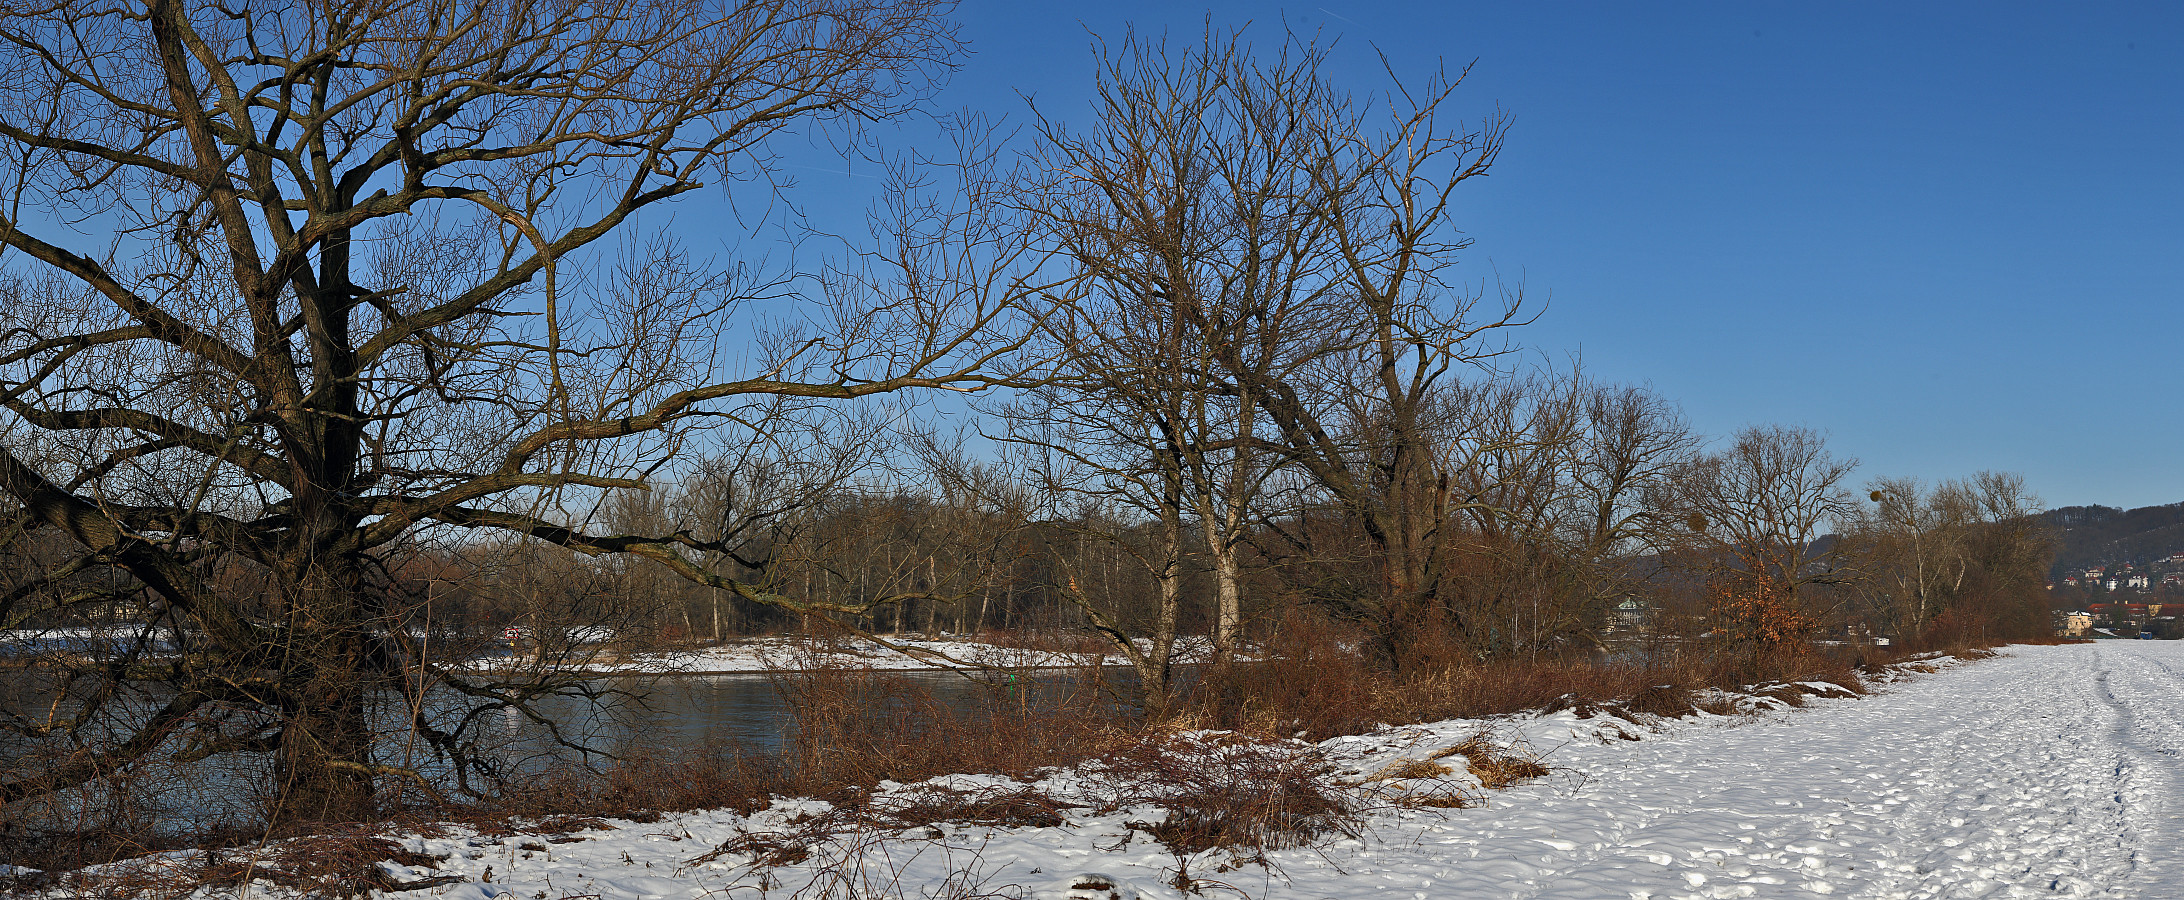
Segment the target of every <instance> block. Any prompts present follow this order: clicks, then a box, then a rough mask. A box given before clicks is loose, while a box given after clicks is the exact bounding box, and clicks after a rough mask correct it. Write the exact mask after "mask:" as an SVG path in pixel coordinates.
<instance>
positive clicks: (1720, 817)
mask: <svg viewBox="0 0 2184 900" xmlns="http://www.w3.org/2000/svg"><path fill="white" fill-rule="evenodd" d="M2097 649H2098V648H2094V647H2083V646H2078V647H2057V648H2045V647H2039V648H2019V649H2017V650H2013V651H2011V653H2010V654H2009V655H2007V656H2005V657H2004V658H2001V659H1995V660H1990V661H1986V662H1981V663H1976V664H1972V665H1968V666H1962V667H1957V668H1954V669H1951V670H1947V671H1944V672H1941V673H1938V674H1936V675H1932V676H1927V677H1923V678H1919V679H1915V680H1913V681H1910V682H1906V683H1901V684H1899V685H1897V686H1894V687H1892V688H1890V689H1888V690H1887V691H1886V692H1885V693H1883V694H1881V695H1880V696H1875V697H1871V698H1868V699H1863V700H1848V701H1833V702H1826V703H1822V704H1820V705H1819V706H1816V707H1815V708H1813V709H1809V710H1803V711H1798V712H1793V713H1789V714H1786V715H1782V716H1779V717H1774V718H1771V719H1769V720H1765V721H1757V722H1751V723H1747V724H1744V725H1740V726H1737V727H1731V728H1706V727H1698V726H1683V727H1680V728H1678V729H1676V731H1675V733H1672V734H1670V735H1665V736H1662V737H1659V738H1655V739H1651V740H1647V741H1645V742H1643V743H1640V744H1636V745H1623V746H1618V747H1575V746H1573V747H1572V748H1570V752H1569V754H1568V756H1566V757H1564V758H1562V759H1558V762H1561V763H1562V764H1564V765H1569V766H1572V767H1574V768H1576V769H1578V770H1580V771H1582V772H1584V773H1586V776H1587V779H1586V781H1585V782H1584V783H1583V784H1580V785H1578V786H1576V787H1574V788H1571V787H1568V786H1563V787H1560V788H1557V787H1556V786H1553V785H1546V784H1539V785H1533V786H1530V787H1526V788H1520V789H1517V790H1512V791H1509V792H1506V793H1505V794H1502V795H1499V796H1497V797H1496V798H1495V800H1494V801H1493V804H1492V807H1491V808H1490V809H1487V810H1474V811H1467V812H1465V813H1461V814H1457V815H1456V816H1455V817H1453V819H1452V820H1451V822H1450V827H1449V828H1448V830H1447V831H1445V832H1444V831H1441V829H1439V828H1436V829H1434V830H1435V831H1436V832H1439V833H1435V834H1432V835H1425V836H1422V839H1421V841H1420V842H1419V843H1418V844H1417V845H1414V846H1415V848H1416V849H1421V850H1434V851H1439V855H1442V856H1443V864H1444V865H1445V868H1441V869H1440V871H1438V872H1436V871H1434V868H1435V867H1433V866H1431V865H1429V864H1427V861H1426V860H1416V859H1401V858H1398V857H1399V854H1390V855H1389V856H1388V857H1380V855H1379V854H1374V856H1375V857H1376V858H1375V859H1374V860H1373V861H1372V862H1371V863H1370V864H1368V865H1366V866H1364V868H1368V869H1377V870H1379V872H1378V873H1377V874H1383V875H1385V876H1387V878H1386V880H1385V881H1384V882H1382V883H1383V884H1384V885H1385V887H1386V889H1387V890H1385V891H1372V890H1368V891H1364V892H1356V891H1355V888H1356V887H1357V886H1356V885H1355V884H1353V885H1351V886H1350V887H1351V888H1352V891H1350V892H1344V893H1338V894H1329V895H1330V896H1398V897H1400V896H1410V895H1411V892H1410V891H1406V890H1404V889H1402V888H1398V887H1397V885H1402V884H1411V885H1416V884H1420V883H1421V882H1422V881H1425V880H1427V879H1432V880H1434V881H1436V882H1438V883H1441V884H1449V885H1450V886H1451V887H1452V889H1453V892H1452V893H1435V894H1433V895H1434V896H1458V895H1466V894H1464V891H1466V890H1469V891H1475V892H1478V893H1479V895H1481V896H1510V897H1594V896H1599V897H1652V898H1665V897H1738V896H1758V897H1786V896H1827V895H1835V896H1843V895H1848V896H1855V897H1889V898H1894V897H1906V898H1915V897H1963V896H1999V897H2015V896H2058V895H2060V896H2149V895H2159V893H2160V889H2155V888H2154V887H2153V886H2154V885H2157V884H2161V880H2160V878H2159V874H2160V873H2159V872H2158V871H2157V868H2158V867H2157V866H2156V865H2155V864H2154V863H2153V860H2155V859H2156V858H2157V857H2158V856H2160V855H2162V854H2165V853H2166V852H2167V851H2168V850H2169V848H2170V847H2173V846H2174V845H2175V841H2174V840H2172V839H2171V838H2173V837H2174V835H2171V834H2169V833H2167V832H2165V831H2163V830H2162V829H2163V828H2164V827H2165V826H2164V824H2163V823H2164V822H2165V821H2166V818H2165V814H2166V812H2167V811H2168V810H2169V809H2171V808H2172V807H2171V806H2170V803H2169V798H2170V796H2171V795H2170V794H2169V792H2168V791H2167V790H2166V785H2167V783H2168V782H2167V781H2166V780H2165V776H2164V775H2163V772H2164V770H2166V769H2172V768H2173V766H2167V765H2162V764H2161V763H2159V762H2156V761H2155V760H2161V761H2164V762H2165V761H2167V760H2171V759H2173V758H2174V757H2168V756H2162V755H2161V754H2159V753H2149V752H2146V751H2143V750H2141V749H2139V748H2138V746H2137V745H2136V744H2137V743H2138V742H2143V739H2136V738H2133V735H2136V734H2141V733H2148V731H2149V729H2155V728H2158V727H2160V726H2156V725H2143V724H2137V723H2139V722H2140V721H2141V720H2142V719H2145V718H2146V717H2145V716H2143V715H2136V714H2135V713H2134V710H2133V709H2131V708H2127V706H2128V705H2129V703H2130V702H2131V700H2132V698H2133V697H2155V698H2175V697H2178V696H2179V692H2180V691H2184V683H2180V680H2179V679H2177V677H2176V669H2175V668H2173V667H2165V666H2157V665H2155V664H2153V660H2152V659H2151V658H2147V659H2145V660H2143V662H2144V664H2141V662H2142V661H2141V658H2140V656H2139V655H2138V653H2136V652H2134V653H2131V654H2130V655H2129V656H2127V657H2125V658H2127V659H2129V660H2131V661H2132V665H2130V666H2118V665H2116V664H2115V660H2114V659H2112V657H2116V656H2118V654H2117V653H2110V654H2106V655H2103V654H2098V653H2096V652H2092V651H2095V650H2097ZM2124 649H2127V648H2118V650H2119V651H2122V650H2124ZM2128 649H2130V650H2133V651H2138V650H2140V649H2141V648H2135V647H2134V648H2128ZM2180 649H2184V647H2180V646H2179V645H2176V644H2168V645H2165V646H2164V647H2161V648H2144V650H2145V652H2150V653H2156V654H2159V653H2166V654H2169V655H2170V656H2171V657H2176V654H2177V651H2178V650H2180ZM2124 671H2128V672H2130V673H2131V676H2130V677H2131V678H2132V679H2134V680H2133V681H2132V684H2134V685H2138V684H2139V682H2141V681H2143V682H2145V684H2144V685H2143V686H2142V687H2135V688H2132V689H2121V688H2118V691H2117V693H2111V692H2110V691H2109V688H2110V687H2112V686H2116V685H2121V684H2122V678H2123V676H2122V675H2117V674H2110V675H2108V676H2107V677H2106V678H2104V677H2103V676H2102V675H2101V673H2103V672H2111V673H2113V672H2124ZM2119 693H2120V694H2122V695H2124V696H2123V698H2122V699H2119V697H2118V694H2119ZM2167 724H2168V725H2169V726H2171V727H2173V726H2174V722H2173V720H2170V721H2169V722H2168V723H2167ZM2154 733H2158V734H2173V736H2174V737H2175V738H2176V739H2175V740H2172V741H2170V742H2169V744H2168V746H2177V745H2184V730H2177V731H2174V732H2154ZM2152 740H2153V742H2154V743H2160V742H2161V741H2162V740H2167V739H2166V738H2154V739H2152ZM2157 776H2161V777H2157ZM2157 785H2159V786H2161V787H2163V789H2162V790H2155V789H2154V787H2155V786H2157ZM2147 851H2151V852H2150V853H2149V852H2147ZM1450 857H1453V858H1450ZM1360 874H1363V873H1362V872H1361V873H1360ZM1375 880H1379V879H1375ZM1328 886H1329V887H1333V885H1328ZM1296 887H1298V888H1304V887H1305V885H1303V884H1298V885H1296ZM1319 895H1320V894H1319V893H1317V892H1312V891H1309V890H1305V891H1300V892H1299V893H1298V896H1319Z"/></svg>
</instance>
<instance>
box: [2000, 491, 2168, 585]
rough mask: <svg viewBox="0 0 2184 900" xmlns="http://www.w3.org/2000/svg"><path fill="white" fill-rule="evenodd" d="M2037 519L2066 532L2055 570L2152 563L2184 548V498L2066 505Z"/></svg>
mask: <svg viewBox="0 0 2184 900" xmlns="http://www.w3.org/2000/svg"><path fill="white" fill-rule="evenodd" d="M2037 518H2039V519H2040V520H2041V521H2043V522H2046V523H2047V524H2048V525H2050V526H2053V527H2054V528H2055V530H2056V533H2057V534H2059V535H2060V536H2061V537H2062V546H2061V548H2060V552H2059V553H2057V554H2056V557H2055V570H2054V571H2055V573H2056V575H2057V577H2060V573H2062V572H2065V571H2074V570H2078V569H2083V568H2085V567H2086V566H2097V565H2110V564H2114V563H2140V564H2145V563H2150V562H2152V561H2154V560H2157V559H2160V558H2162V557H2165V556H2168V555H2169V554H2171V553H2180V552H2184V503H2171V504H2168V505H2166V506H2142V507H2139V508H2138V509H2132V510H2123V509H2117V508H2115V507H2113V506H2065V507H2063V508H2061V509H2051V510H2048V511H2047V512H2044V513H2041V514H2040V515H2039V516H2038V517H2037Z"/></svg>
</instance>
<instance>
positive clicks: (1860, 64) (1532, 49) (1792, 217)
mask: <svg viewBox="0 0 2184 900" xmlns="http://www.w3.org/2000/svg"><path fill="white" fill-rule="evenodd" d="M1209 13H1210V14H1211V16H1212V18H1213V20H1214V21H1215V22H1216V23H1221V24H1225V25H1241V24H1244V23H1246V22H1250V23H1253V25H1254V27H1253V30H1252V32H1251V34H1252V35H1253V36H1254V37H1255V38H1256V39H1257V40H1258V41H1259V42H1260V43H1261V44H1272V43H1276V42H1278V41H1279V38H1280V29H1281V28H1282V26H1283V23H1284V22H1285V21H1286V22H1287V23H1288V25H1289V26H1290V27H1292V28H1294V29H1296V30H1299V31H1301V32H1310V31H1312V30H1314V29H1323V30H1324V33H1326V34H1329V35H1337V36H1339V38H1340V43H1339V44H1338V49H1337V52H1336V55H1335V63H1336V71H1337V73H1338V76H1339V77H1341V78H1343V79H1345V80H1346V81H1347V82H1348V83H1349V84H1351V85H1353V86H1355V87H1356V88H1358V89H1360V90H1367V89H1372V88H1375V87H1379V86H1381V85H1382V84H1384V79H1383V77H1382V76H1381V74H1380V72H1379V69H1378V62H1377V57H1376V56H1375V53H1376V51H1377V52H1384V53H1386V54H1387V56H1388V57H1389V59H1390V60H1391V62H1392V63H1393V65H1394V67H1395V69H1396V71H1397V72H1398V73H1399V74H1403V75H1405V76H1408V77H1420V76H1422V75H1423V74H1425V73H1428V72H1430V71H1431V70H1432V69H1433V68H1434V67H1435V66H1437V65H1441V64H1444V63H1445V64H1447V65H1448V66H1451V67H1461V66H1462V65H1464V64H1466V63H1469V62H1472V61H1473V60H1476V62H1477V65H1476V68H1475V69H1474V70H1473V73H1472V76H1471V78H1470V80H1469V81H1468V82H1467V83H1466V86H1465V88H1464V89H1463V90H1462V91H1461V92H1460V93H1459V94H1458V96H1457V98H1456V102H1457V104H1458V108H1459V109H1460V110H1465V111H1469V112H1471V113H1475V114H1484V113H1486V112H1488V111H1490V110H1491V109H1493V107H1494V106H1496V105H1497V104H1498V105H1500V106H1501V107H1502V108H1504V109H1506V110H1508V111H1509V112H1510V113H1511V114H1513V116H1514V118H1515V125H1514V127H1513V129H1512V131H1511V133H1510V136H1509V141H1508V145H1507V148H1506V149H1505V151H1504V152H1503V154H1502V157H1501V162H1500V164H1499V166H1498V167H1497V168H1496V169H1495V170H1494V173H1493V175H1492V176H1491V177H1490V178H1489V179H1487V180H1486V181H1484V182H1483V183H1474V185H1473V186H1468V187H1467V188H1466V189H1465V190H1463V191H1462V192H1460V197H1459V213H1458V217H1459V221H1460V222H1461V223H1462V227H1464V229H1465V230H1466V231H1468V232H1469V233H1470V234H1471V235H1472V236H1473V237H1474V238H1475V239H1476V241H1477V243H1476V245H1475V246H1474V247H1473V249H1472V250H1471V251H1470V254H1469V256H1468V257H1467V258H1466V261H1465V263H1464V264H1465V265H1466V266H1467V267H1469V268H1470V270H1471V272H1472V273H1473V274H1474V275H1475V276H1486V275H1490V274H1492V273H1495V272H1499V273H1500V275H1501V277H1503V278H1504V279H1510V280H1521V281H1522V282H1523V284H1524V286H1525V288H1526V291H1527V293H1528V294H1529V295H1530V296H1531V297H1532V298H1534V299H1542V298H1546V299H1550V301H1551V302H1550V306H1549V307H1548V309H1547V312H1546V315H1545V317H1544V318H1543V319H1542V320H1541V321H1540V322H1539V323H1538V324H1536V325H1534V326H1531V327H1530V328H1529V330H1528V332H1527V334H1526V335H1525V337H1524V340H1525V341H1526V342H1527V343H1528V344H1530V345H1531V346H1533V347H1535V348H1537V349H1538V351H1539V352H1541V353H1543V354H1547V355H1551V356H1553V357H1555V358H1558V359H1559V358H1568V357H1572V356H1576V355H1579V354H1581V355H1582V358H1583V360H1584V363H1585V365H1586V367H1587V368H1588V369H1589V370H1590V371H1591V372H1593V373H1594V374H1596V375H1599V376H1602V377H1606V378H1611V379H1615V380H1620V381H1629V382H1640V383H1650V384H1652V385H1653V386H1655V387H1656V388H1657V389H1659V390H1660V391H1661V392H1663V393H1664V394H1666V395H1668V396H1669V397H1671V398H1674V399H1676V400H1678V401H1679V402H1681V403H1682V404H1683V405H1684V407H1685V409H1686V410H1687V411H1688V412H1689V414H1690V416H1691V418H1692V420H1693V421H1694V423H1695V424H1696V425H1698V426H1699V427H1700V428H1701V429H1703V430H1705V431H1707V432H1709V433H1711V434H1715V435H1721V434H1726V433H1728V432H1730V431H1733V430H1734V429H1736V428H1738V427H1740V426H1742V425H1745V424H1751V423H1763V422H1782V423H1788V424H1795V425H1806V426H1811V427H1813V428H1816V429H1820V430H1822V431H1824V432H1826V433H1827V434H1828V435H1829V436H1830V439H1831V445H1832V446H1833V447H1834V448H1835V449H1836V450H1837V451H1838V452H1840V453H1842V454H1844V455H1849V456H1855V457H1857V458H1859V459H1860V460H1862V461H1863V463H1864V465H1863V466H1862V467H1861V469H1860V471H1859V477H1860V478H1861V479H1863V478H1868V477H1872V476H1877V475H1908V476H1914V477H1919V478H1924V479H1928V480H1934V479H1939V478H1947V477H1956V476H1961V475H1965V474H1969V473H1970V472H1972V471H1975V470H1978V469H2004V470H2014V471H2019V472H2023V473H2024V474H2025V475H2026V476H2027V478H2028V479H2029V481H2030V482H2031V485H2032V487H2033V488H2034V490H2035V491H2037V492H2038V493H2039V494H2040V495H2041V496H2042V498H2043V499H2045V500H2046V501H2047V503H2048V504H2049V505H2051V506H2062V505H2074V504H2084V503H2101V504H2107V505H2121V506H2142V505H2149V504H2155V503H2169V502H2176V501H2184V466H2179V465H2177V464H2176V460H2177V459H2178V455H2179V454H2178V449H2179V447H2180V446H2184V389H2180V385H2179V381H2180V379H2179V377H2178V374H2179V371H2180V369H2184V359H2179V358H2178V355H2177V354H2176V352H2175V350H2174V348H2175V347H2177V345H2178V344H2179V342H2180V341H2184V174H2180V172H2179V169H2178V166H2179V164H2180V163H2184V5H2177V4H2137V5H2130V4H2098V5H2083V6H2072V7H2068V8H2065V7H2063V6H2057V5H2048V6H2042V5H2033V4H2022V5H2006V4H1993V3H1978V4H1955V5H1941V4H1932V5H1913V4H1901V3H1888V4H1853V3H1825V4H1813V3H1807V4H1794V5H1793V4H1762V3H1737V4H1636V3H1498V4H1456V3H1450V4H1433V3H1388V2H1382V3H1373V4H1361V3H1341V2H1325V3H1308V4H1306V5H1284V4H1271V3H1225V4H1220V5H1217V6H1213V7H1210V8H1209V7H1206V6H1183V5H1172V4H1153V3H1133V2H1101V3H1086V4H1063V3H1052V4H1042V3H1008V2H994V0H972V2H969V3H966V4H965V5H964V6H963V7H962V9H961V10H960V19H961V21H962V22H963V23H964V26H965V27H964V36H965V37H966V38H967V39H968V40H969V41H970V43H971V48H972V50H973V53H972V55H971V56H970V57H969V58H968V60H967V61H966V64H965V65H964V67H963V68H962V70H961V71H959V72H958V73H957V74H956V75H955V76H954V77H953V79H952V80H951V81H950V83H949V86H948V88H947V89H946V90H945V91H944V92H943V93H942V95H941V96H940V98H939V104H940V106H941V107H942V108H950V109H952V108H958V107H963V108H972V109H980V110H986V111H991V112H998V113H1004V114H1007V115H1009V116H1011V117H1013V118H1016V119H1019V120H1021V119H1022V118H1023V112H1024V104H1023V101H1022V100H1021V99H1019V98H1018V96H1017V92H1023V93H1028V94H1033V95H1035V96H1036V97H1037V99H1038V102H1039V105H1040V107H1041V109H1043V110H1048V111H1050V112H1052V113H1055V114H1059V115H1060V116H1061V117H1062V118H1065V119H1066V118H1069V117H1070V116H1072V115H1073V114H1076V113H1077V111H1079V110H1082V109H1084V108H1085V106H1084V103H1085V101H1086V98H1087V91H1088V85H1089V83H1090V77H1089V76H1090V73H1091V70H1092V56H1091V53H1090V51H1089V49H1088V44H1089V37H1088V35H1089V34H1091V33H1095V32H1096V33H1100V34H1103V35H1107V36H1110V37H1113V36H1118V35H1119V34H1120V33H1121V31H1122V30H1123V29H1124V28H1125V27H1126V26H1129V25H1135V27H1136V28H1137V30H1138V31H1139V32H1140V33H1154V34H1158V33H1161V32H1166V33H1168V34H1170V35H1171V36H1173V37H1175V38H1177V39H1180V40H1191V39H1195V38H1196V37H1197V35H1198V34H1199V33H1200V31H1201V29H1202V25H1203V23H1204V22H1205V20H1206V17H1207V16H1208V14H1209ZM867 183H869V182H867Z"/></svg>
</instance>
